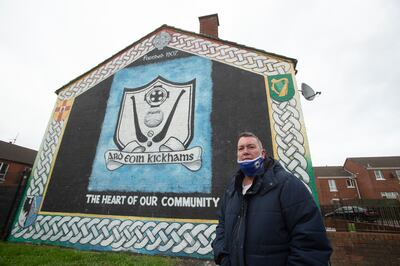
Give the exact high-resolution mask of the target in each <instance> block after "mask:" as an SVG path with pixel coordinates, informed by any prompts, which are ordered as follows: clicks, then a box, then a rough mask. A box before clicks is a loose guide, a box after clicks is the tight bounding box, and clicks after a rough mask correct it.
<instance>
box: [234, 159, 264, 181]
mask: <svg viewBox="0 0 400 266" xmlns="http://www.w3.org/2000/svg"><path fill="white" fill-rule="evenodd" d="M237 162H238V164H239V167H240V169H241V170H242V171H243V173H244V174H245V175H246V176H250V177H253V176H255V175H256V173H257V172H258V170H260V169H261V168H262V167H264V158H263V157H261V155H260V156H258V157H257V158H255V159H253V160H244V161H239V160H238V161H237Z"/></svg>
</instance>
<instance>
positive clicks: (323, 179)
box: [314, 156, 400, 205]
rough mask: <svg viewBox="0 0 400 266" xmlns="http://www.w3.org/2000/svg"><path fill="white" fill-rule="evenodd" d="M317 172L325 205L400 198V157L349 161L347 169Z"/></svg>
mask: <svg viewBox="0 0 400 266" xmlns="http://www.w3.org/2000/svg"><path fill="white" fill-rule="evenodd" d="M314 173H315V184H316V189H317V192H318V198H319V201H320V204H321V205H327V204H333V203H335V202H339V201H342V200H344V201H345V200H352V199H398V198H399V195H400V156H397V157H396V156H392V157H362V158H347V159H346V161H345V163H344V165H343V166H324V167H314Z"/></svg>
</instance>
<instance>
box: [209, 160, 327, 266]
mask: <svg viewBox="0 0 400 266" xmlns="http://www.w3.org/2000/svg"><path fill="white" fill-rule="evenodd" d="M264 164H265V166H264V169H262V173H260V174H258V175H256V177H255V179H254V181H253V184H252V186H251V187H250V189H249V190H248V191H247V192H246V194H245V195H244V196H243V195H242V180H243V178H244V176H243V173H242V172H241V171H239V172H238V173H237V174H236V176H235V177H234V179H233V180H232V183H231V184H230V185H229V186H228V188H227V189H226V191H225V195H224V197H223V199H222V201H221V209H220V213H219V224H218V226H217V229H216V238H215V240H214V242H213V243H212V247H213V250H214V258H215V261H216V263H217V264H221V265H232V266H236V265H243V266H244V265H249V266H253V265H260V266H261V265H262V266H265V265H273V266H279V265H327V264H328V261H329V257H330V254H331V252H332V249H331V247H330V244H329V240H328V239H327V236H326V231H325V227H324V225H323V222H322V217H321V214H320V211H319V209H318V207H317V206H316V204H315V202H314V199H313V197H312V195H311V193H310V192H309V190H308V188H307V187H306V185H305V184H304V183H303V182H302V181H301V180H299V179H298V178H296V177H295V176H294V175H292V174H290V173H288V172H287V171H286V170H284V169H283V167H282V166H281V165H280V164H279V163H278V162H277V161H275V160H273V159H272V158H267V159H266V160H265V163H264Z"/></svg>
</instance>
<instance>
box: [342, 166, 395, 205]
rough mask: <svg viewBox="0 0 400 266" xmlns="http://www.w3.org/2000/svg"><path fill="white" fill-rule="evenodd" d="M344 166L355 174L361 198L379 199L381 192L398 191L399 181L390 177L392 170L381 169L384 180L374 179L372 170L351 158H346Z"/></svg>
mask: <svg viewBox="0 0 400 266" xmlns="http://www.w3.org/2000/svg"><path fill="white" fill-rule="evenodd" d="M344 168H345V169H346V170H348V171H350V172H352V173H354V174H356V178H357V183H358V187H359V190H360V194H361V198H363V199H381V198H382V196H381V192H399V193H400V182H399V179H398V178H396V177H392V174H391V173H392V171H393V170H382V171H381V172H382V174H383V176H384V178H385V180H376V177H375V173H374V170H367V169H365V168H363V167H361V166H360V165H358V164H356V163H354V162H353V161H351V160H346V163H345V165H344Z"/></svg>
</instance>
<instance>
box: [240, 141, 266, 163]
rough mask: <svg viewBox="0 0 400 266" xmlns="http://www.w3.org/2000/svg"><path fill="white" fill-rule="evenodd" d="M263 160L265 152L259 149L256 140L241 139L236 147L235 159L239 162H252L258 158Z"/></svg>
mask: <svg viewBox="0 0 400 266" xmlns="http://www.w3.org/2000/svg"><path fill="white" fill-rule="evenodd" d="M260 154H261V156H262V157H263V158H265V151H264V150H261V149H260V146H259V145H258V142H257V139H256V138H254V137H241V138H240V139H239V141H238V146H237V158H238V160H239V161H244V160H253V159H255V158H257V157H258V156H260Z"/></svg>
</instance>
